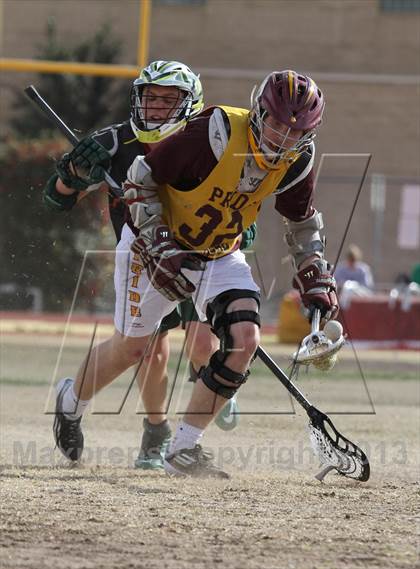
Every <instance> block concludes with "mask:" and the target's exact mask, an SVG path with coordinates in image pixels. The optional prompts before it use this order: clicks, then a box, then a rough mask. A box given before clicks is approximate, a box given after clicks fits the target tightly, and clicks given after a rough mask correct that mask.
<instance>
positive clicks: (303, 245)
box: [284, 210, 325, 269]
mask: <svg viewBox="0 0 420 569" xmlns="http://www.w3.org/2000/svg"><path fill="white" fill-rule="evenodd" d="M284 221H285V224H286V228H287V233H286V235H285V236H284V239H285V241H286V243H287V245H288V247H289V254H290V255H291V256H292V259H293V265H294V267H295V269H297V268H298V267H299V265H300V264H301V263H302V262H303V261H304V260H305V259H307V258H308V257H310V256H311V255H317V256H318V257H319V258H320V259H322V258H323V257H324V249H325V239H324V237H321V234H320V232H319V230H320V229H322V228H323V227H324V223H323V220H322V214H321V213H320V212H318V211H316V210H315V211H314V213H313V214H312V215H311V216H310V217H308V219H305V220H304V221H291V220H290V219H287V218H284Z"/></svg>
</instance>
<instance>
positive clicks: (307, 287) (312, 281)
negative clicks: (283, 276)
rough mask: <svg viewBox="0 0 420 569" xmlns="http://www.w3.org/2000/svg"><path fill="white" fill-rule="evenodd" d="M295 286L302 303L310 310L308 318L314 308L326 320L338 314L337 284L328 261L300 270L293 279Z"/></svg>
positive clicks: (316, 262)
mask: <svg viewBox="0 0 420 569" xmlns="http://www.w3.org/2000/svg"><path fill="white" fill-rule="evenodd" d="M293 286H294V288H296V289H298V291H299V292H300V296H301V298H302V303H303V305H304V306H305V308H307V309H308V310H307V312H308V316H310V315H311V314H312V311H313V309H314V308H319V310H320V311H321V316H322V317H323V318H325V320H329V319H330V318H333V317H335V316H336V315H337V314H338V310H339V306H338V299H337V294H336V282H335V278H334V277H333V276H332V274H331V265H330V264H329V263H327V261H324V260H321V259H320V260H319V261H314V262H313V263H311V264H310V265H309V266H307V267H305V268H304V269H300V271H298V272H297V273H296V275H295V277H294V279H293Z"/></svg>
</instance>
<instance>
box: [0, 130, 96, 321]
mask: <svg viewBox="0 0 420 569" xmlns="http://www.w3.org/2000/svg"><path fill="white" fill-rule="evenodd" d="M66 146H67V143H66V142H65V141H64V140H62V139H56V140H38V141H25V142H12V141H9V143H8V144H7V146H4V147H2V152H1V154H0V170H1V171H2V176H1V179H0V211H1V212H2V223H1V224H0V283H1V284H13V285H14V286H16V287H17V291H16V293H15V294H14V295H12V297H10V298H8V299H6V298H3V299H0V307H1V308H2V309H13V310H19V309H24V308H26V307H27V304H28V303H27V302H26V296H27V288H28V287H39V288H40V289H41V290H42V292H43V298H44V309H45V310H51V311H62V310H66V309H68V308H69V306H70V304H71V301H72V298H73V294H74V291H75V286H76V283H77V280H78V277H79V274H80V269H81V266H82V261H83V257H84V251H85V250H86V249H95V243H96V244H98V242H100V241H101V239H102V240H103V238H102V229H103V215H104V212H106V207H105V203H104V202H103V201H102V196H101V195H100V193H99V192H93V193H92V194H90V195H89V196H88V197H86V198H85V199H84V200H83V205H81V206H80V207H79V206H76V207H75V208H74V209H73V210H72V212H71V213H69V214H67V213H62V214H59V213H54V212H51V211H50V210H48V209H46V208H45V207H44V206H43V205H42V204H41V190H42V187H43V186H44V184H45V181H46V179H47V178H48V177H49V175H50V174H51V173H52V171H53V162H52V158H54V157H57V156H60V155H61V154H62V153H63V151H64V149H65V148H66ZM104 208H105V209H104ZM95 273H96V268H95V267H94V266H93V263H92V262H90V261H89V263H88V266H86V267H85V273H84V279H83V281H84V282H82V283H81V284H82V293H83V294H84V295H85V298H84V299H83V298H80V299H79V302H78V308H89V306H88V304H89V300H90V299H89V298H87V296H88V292H87V291H88V287H87V286H86V284H84V283H86V282H87V281H88V280H89V279H92V274H95Z"/></svg>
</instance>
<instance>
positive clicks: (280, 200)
mask: <svg viewBox="0 0 420 569" xmlns="http://www.w3.org/2000/svg"><path fill="white" fill-rule="evenodd" d="M313 194H314V172H313V170H310V172H309V174H308V175H307V176H306V178H304V179H303V180H302V181H300V182H298V183H297V184H295V185H294V186H292V187H291V188H289V189H288V190H286V191H285V192H282V193H281V194H278V195H277V196H276V206H275V207H276V210H277V211H278V212H279V213H280V214H281V215H284V217H287V219H290V220H292V221H303V220H304V219H306V218H307V217H310V216H311V215H312V214H313V212H314V208H313V207H312V202H313Z"/></svg>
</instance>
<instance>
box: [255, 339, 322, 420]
mask: <svg viewBox="0 0 420 569" xmlns="http://www.w3.org/2000/svg"><path fill="white" fill-rule="evenodd" d="M257 356H258V357H259V358H260V360H261V361H262V362H263V363H265V365H266V366H267V367H268V369H269V370H270V371H272V372H273V374H274V375H275V376H276V377H277V379H279V380H280V381H281V383H282V384H283V385H284V387H285V388H286V389H287V391H288V392H289V393H290V394H291V395H292V396H293V397H294V398H295V399H296V401H297V402H298V403H300V405H302V407H303V408H304V409H305V411H308V409H309V408H310V407H312V405H311V403H310V402H309V401H308V400H307V399H306V397H305V396H304V395H303V393H302V392H301V391H300V390H299V389H298V388H297V387H296V386H295V384H294V383H293V382H292V381H290V379H289V378H288V377H287V375H286V374H285V373H284V371H283V370H282V369H280V368H279V366H278V365H277V364H276V362H275V361H274V360H273V359H272V358H271V357H270V356H269V355H268V354H267V352H266V351H265V350H264V349H263V348H262V347H261V346H258V348H257Z"/></svg>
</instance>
